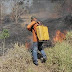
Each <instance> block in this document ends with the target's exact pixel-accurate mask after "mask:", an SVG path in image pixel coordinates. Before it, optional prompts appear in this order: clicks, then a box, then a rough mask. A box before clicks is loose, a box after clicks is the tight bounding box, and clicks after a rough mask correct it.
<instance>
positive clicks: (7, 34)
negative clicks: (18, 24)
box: [0, 29, 9, 39]
mask: <svg viewBox="0 0 72 72" xmlns="http://www.w3.org/2000/svg"><path fill="white" fill-rule="evenodd" d="M7 37H9V32H8V29H3V31H2V32H1V34H0V39H5V38H7Z"/></svg>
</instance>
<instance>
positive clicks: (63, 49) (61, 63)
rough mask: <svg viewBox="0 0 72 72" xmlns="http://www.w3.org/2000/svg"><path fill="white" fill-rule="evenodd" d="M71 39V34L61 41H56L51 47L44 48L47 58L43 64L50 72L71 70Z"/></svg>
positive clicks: (70, 71) (71, 71)
mask: <svg viewBox="0 0 72 72" xmlns="http://www.w3.org/2000/svg"><path fill="white" fill-rule="evenodd" d="M68 39H70V41H72V38H71V34H69V35H68V34H67V39H66V40H65V41H64V42H62V43H57V44H56V45H55V46H54V47H53V48H49V49H46V54H47V56H48V60H47V62H46V64H45V66H46V67H48V68H49V69H50V71H51V72H72V46H71V44H70V43H69V42H68Z"/></svg>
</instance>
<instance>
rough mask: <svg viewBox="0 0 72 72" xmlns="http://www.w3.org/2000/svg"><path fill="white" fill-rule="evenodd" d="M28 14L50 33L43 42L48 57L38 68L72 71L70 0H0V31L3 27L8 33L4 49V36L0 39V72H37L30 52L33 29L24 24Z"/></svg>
mask: <svg viewBox="0 0 72 72" xmlns="http://www.w3.org/2000/svg"><path fill="white" fill-rule="evenodd" d="M8 7H9V8H8ZM31 16H36V17H37V18H38V20H40V21H42V23H43V24H44V25H45V26H47V27H48V30H49V37H50V40H49V41H47V42H44V43H43V48H46V49H45V51H46V54H47V57H48V60H47V62H46V63H45V64H43V66H42V64H40V65H41V66H39V67H38V68H37V71H39V72H71V71H72V0H44V1H43V0H15V1H14V0H3V1H2V0H1V1H0V35H1V32H2V31H3V30H4V29H6V30H7V31H8V32H9V36H8V37H7V38H6V39H5V45H4V46H5V48H4V50H3V39H0V72H6V71H7V72H14V71H15V72H19V71H20V72H21V71H22V72H23V71H25V72H37V71H36V70H35V69H36V67H35V66H34V65H32V59H31V53H30V52H29V51H30V50H31V48H32V43H33V41H32V33H31V32H29V31H28V30H27V28H26V27H27V24H29V23H30V22H31V20H30V18H31ZM2 51H4V52H2ZM3 53H4V55H5V56H2V55H3ZM33 68H34V69H33Z"/></svg>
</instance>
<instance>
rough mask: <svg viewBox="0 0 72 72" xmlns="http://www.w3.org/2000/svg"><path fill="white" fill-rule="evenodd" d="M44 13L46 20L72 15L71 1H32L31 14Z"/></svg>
mask: <svg viewBox="0 0 72 72" xmlns="http://www.w3.org/2000/svg"><path fill="white" fill-rule="evenodd" d="M35 12H36V13H38V12H44V13H43V14H42V15H39V17H42V16H43V15H45V17H46V18H54V17H55V18H57V17H62V16H66V15H68V14H70V13H72V0H33V5H32V6H31V13H35Z"/></svg>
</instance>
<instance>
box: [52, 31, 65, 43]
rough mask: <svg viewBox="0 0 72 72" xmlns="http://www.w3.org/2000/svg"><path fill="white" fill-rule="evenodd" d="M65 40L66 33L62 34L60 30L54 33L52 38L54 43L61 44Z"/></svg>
mask: <svg viewBox="0 0 72 72" xmlns="http://www.w3.org/2000/svg"><path fill="white" fill-rule="evenodd" d="M65 38H66V31H64V32H63V33H62V32H61V31H60V30H57V31H56V36H55V37H54V38H53V40H54V42H62V41H63V40H64V39H65Z"/></svg>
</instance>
